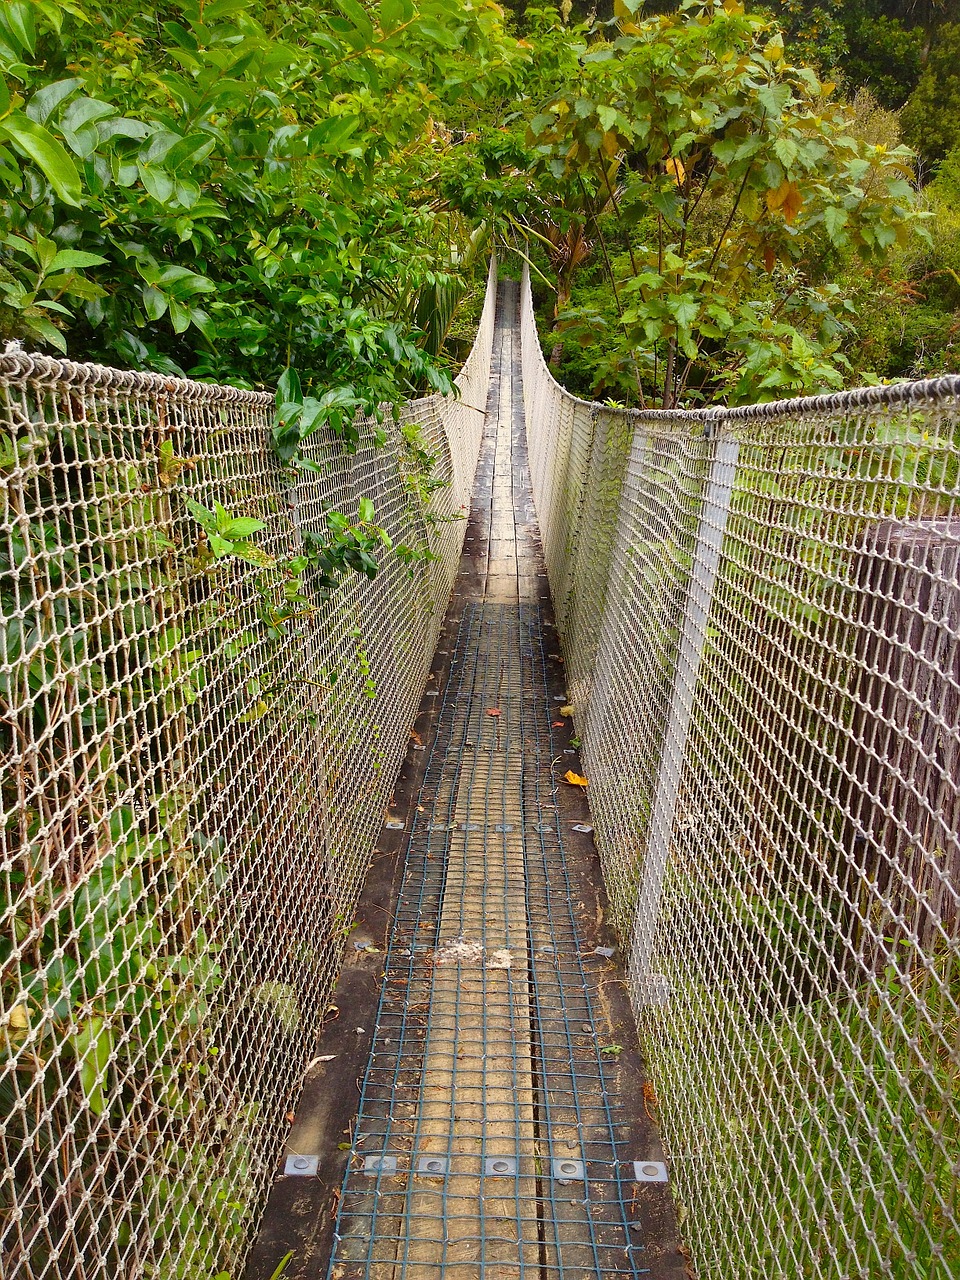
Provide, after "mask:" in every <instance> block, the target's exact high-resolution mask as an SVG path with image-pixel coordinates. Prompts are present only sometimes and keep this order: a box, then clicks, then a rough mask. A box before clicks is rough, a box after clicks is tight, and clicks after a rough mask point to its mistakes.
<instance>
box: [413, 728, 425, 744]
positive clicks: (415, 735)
mask: <svg viewBox="0 0 960 1280" xmlns="http://www.w3.org/2000/svg"><path fill="white" fill-rule="evenodd" d="M410 740H411V742H415V743H416V744H417V746H418V747H422V746H423V739H422V738H421V737H420V735H419V733H417V731H416V729H411V730H410Z"/></svg>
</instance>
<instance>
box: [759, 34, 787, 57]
mask: <svg viewBox="0 0 960 1280" xmlns="http://www.w3.org/2000/svg"><path fill="white" fill-rule="evenodd" d="M763 52H764V56H765V57H767V58H769V59H770V61H771V62H779V61H780V59H781V58H782V57H783V36H781V35H779V34H778V35H775V36H774V37H773V39H772V40H769V41H768V42H767V45H766V48H765V49H764V51H763Z"/></svg>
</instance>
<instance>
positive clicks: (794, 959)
mask: <svg viewBox="0 0 960 1280" xmlns="http://www.w3.org/2000/svg"><path fill="white" fill-rule="evenodd" d="M522 342H523V377H524V388H525V404H526V421H527V431H528V438H529V447H530V458H531V472H532V477H533V485H534V496H535V500H536V505H537V511H538V516H539V519H540V524H541V531H542V536H543V541H544V549H545V555H546V561H547V567H548V573H549V578H550V583H551V588H552V591H553V596H554V604H555V608H556V611H557V617H558V625H559V629H560V631H561V634H562V638H563V652H564V656H565V661H566V669H567V671H568V694H569V699H570V701H571V702H572V703H573V705H574V707H575V721H576V725H577V732H578V734H579V735H580V738H581V739H582V752H583V760H584V764H585V772H586V775H587V777H588V778H589V782H590V785H589V794H590V798H591V801H592V810H593V815H594V822H595V827H596V834H597V841H598V845H599V848H600V853H601V858H602V861H603V864H604V871H605V878H606V881H607V885H608V889H609V892H610V896H611V904H612V910H613V911H614V913H615V915H616V919H617V923H618V927H619V930H620V933H621V937H622V938H623V940H624V947H625V950H626V952H627V959H628V964H629V976H630V985H631V992H632V996H633V1000H634V1004H635V1007H636V1010H637V1014H638V1020H639V1025H640V1030H641V1038H642V1042H643V1046H644V1049H645V1053H646V1055H647V1058H648V1066H649V1070H650V1073H651V1080H652V1084H653V1091H654V1094H655V1099H656V1103H655V1105H656V1108H657V1116H658V1119H659V1122H660V1125H661V1128H662V1134H663V1140H664V1144H665V1148H666V1150H667V1153H668V1156H669V1159H670V1162H671V1181H672V1183H673V1188H674V1195H675V1199H676V1203H677V1209H678V1215H679V1219H680V1225H681V1232H682V1234H683V1236H684V1237H685V1239H686V1241H687V1243H688V1246H689V1249H690V1254H691V1257H692V1259H693V1266H694V1269H695V1271H696V1274H697V1275H698V1276H700V1277H701V1278H703V1280H705V1278H706V1277H708V1276H709V1277H718V1278H719V1277H723V1278H724V1280H734V1277H736V1280H746V1278H747V1277H756V1278H757V1280H760V1278H761V1277H762V1278H763V1280H771V1278H772V1277H784V1278H787V1277H789V1280H797V1277H822V1278H823V1280H838V1278H839V1277H853V1276H857V1277H870V1278H871V1280H872V1278H873V1277H879V1276H889V1277H896V1278H897V1280H948V1277H951V1278H955V1277H957V1276H960V1199H958V1185H960V1177H958V1175H960V1163H958V1162H960V1089H958V1085H960V956H958V951H960V839H958V820H960V803H958V791H960V510H958V499H960V378H953V379H943V380H940V381H939V382H937V383H919V384H910V385H906V386H902V387H896V388H883V389H873V388H871V389H868V390H864V391H860V392H853V393H849V394H847V395H836V396H830V397H822V398H816V399H810V400H803V401H793V402H783V403H781V404H777V405H773V406H753V407H752V408H750V409H744V410H720V409H713V410H710V411H707V412H703V413H695V412H686V413H684V412H672V413H657V412H627V411H615V410H610V409H607V408H604V407H603V406H600V405H596V404H588V403H586V402H584V401H581V400H578V399H576V398H575V397H573V396H571V395H569V394H568V393H567V392H565V391H564V390H563V389H562V388H561V387H560V386H559V385H558V384H557V383H556V381H555V380H554V379H553V377H552V376H551V374H550V372H549V369H548V368H547V366H546V364H545V362H544V359H543V355H542V352H541V348H540V344H539V340H538V337H537V330H536V325H535V320H534V316H533V310H532V304H531V297H530V290H529V282H526V283H525V287H524V299H523V316H522Z"/></svg>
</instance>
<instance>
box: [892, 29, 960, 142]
mask: <svg viewBox="0 0 960 1280" xmlns="http://www.w3.org/2000/svg"><path fill="white" fill-rule="evenodd" d="M958 60H960V23H947V24H946V25H944V26H942V27H941V28H940V29H939V31H938V33H937V39H936V41H935V42H934V44H933V46H932V47H931V50H930V56H929V58H928V60H927V65H926V66H925V67H924V69H923V73H922V74H921V76H920V81H919V83H918V85H917V87H916V89H914V91H913V93H912V94H911V95H910V98H909V101H908V102H907V104H906V106H905V107H904V108H903V111H902V113H901V116H900V123H901V126H902V128H903V134H904V137H905V138H906V139H907V141H908V142H910V143H912V145H913V146H915V147H916V148H917V150H918V151H920V152H921V153H922V154H923V155H924V156H925V157H926V158H927V159H928V160H930V161H932V162H934V163H936V162H938V161H940V160H942V159H943V158H944V156H945V155H946V154H947V153H948V152H949V151H952V150H953V149H954V148H955V147H957V146H958V145H960V73H958V71H957V67H958V65H960V62H958Z"/></svg>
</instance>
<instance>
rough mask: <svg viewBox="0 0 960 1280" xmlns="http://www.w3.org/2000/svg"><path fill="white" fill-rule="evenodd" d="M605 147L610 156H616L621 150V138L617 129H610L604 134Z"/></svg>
mask: <svg viewBox="0 0 960 1280" xmlns="http://www.w3.org/2000/svg"><path fill="white" fill-rule="evenodd" d="M603 149H604V151H605V152H606V154H607V155H608V156H615V155H616V154H617V152H618V151H619V150H620V140H619V138H618V137H617V131H616V129H608V130H607V132H606V133H605V134H604V135H603Z"/></svg>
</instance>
